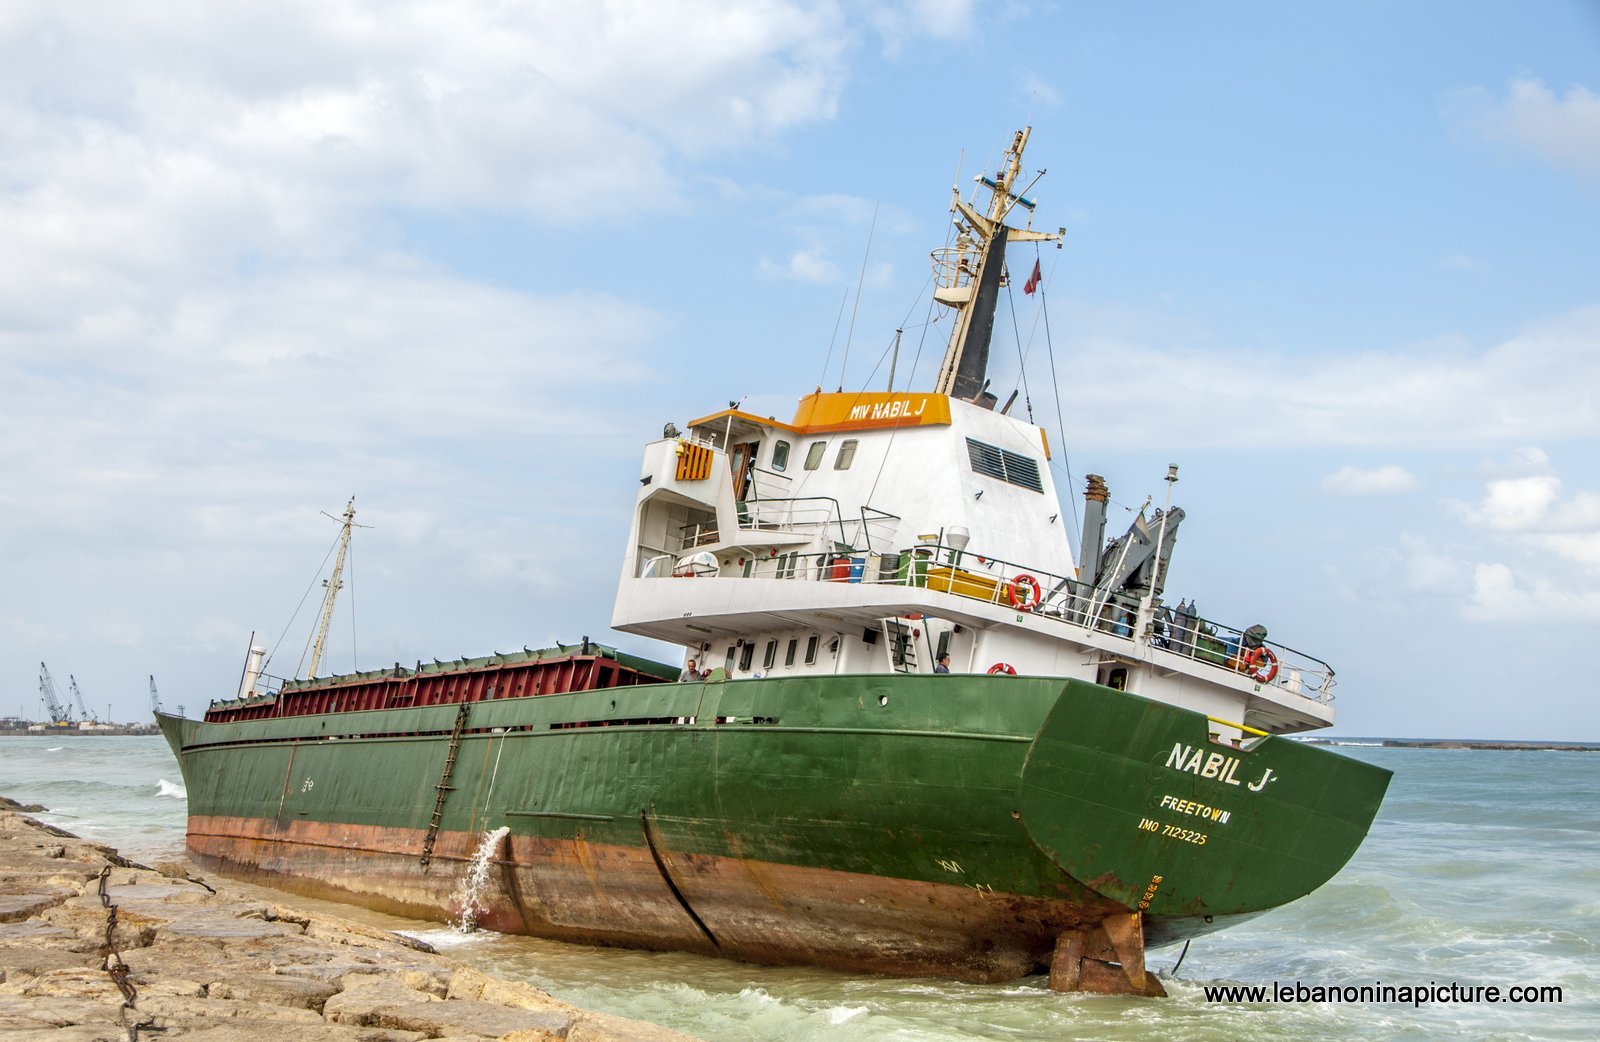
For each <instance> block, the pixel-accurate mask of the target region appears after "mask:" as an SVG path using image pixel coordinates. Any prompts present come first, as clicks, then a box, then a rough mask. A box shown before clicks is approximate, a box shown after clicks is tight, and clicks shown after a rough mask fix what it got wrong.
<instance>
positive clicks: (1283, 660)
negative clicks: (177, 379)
mask: <svg viewBox="0 0 1600 1042" xmlns="http://www.w3.org/2000/svg"><path fill="white" fill-rule="evenodd" d="M819 498H820V497H819ZM801 502H803V501H802V500H787V501H782V502H781V504H780V502H779V501H768V502H764V503H761V504H756V503H749V504H747V506H749V507H750V508H752V511H753V513H752V516H755V512H758V511H757V508H758V507H759V508H760V509H762V510H764V509H768V508H772V509H777V508H778V507H779V506H780V505H781V506H783V507H784V508H786V509H790V510H793V509H797V504H799V503H801ZM828 502H829V503H832V501H831V500H829V501H828ZM833 507H834V508H836V507H837V504H836V503H834V504H833ZM811 509H818V510H820V509H822V508H819V507H812V508H811ZM874 513H881V512H876V511H874ZM819 516H821V515H819ZM891 517H892V515H887V514H884V515H882V516H881V517H880V518H876V519H873V518H868V517H867V516H866V515H865V513H864V514H863V517H862V519H861V521H860V522H859V524H860V525H861V526H862V527H863V530H864V529H865V528H866V527H868V526H870V524H871V522H872V521H874V520H876V521H886V520H887V519H889V518H891ZM741 520H742V519H741ZM893 520H894V521H898V520H899V519H898V518H894V519H893ZM803 523H804V524H809V525H812V526H817V525H821V526H823V527H828V526H833V525H838V526H839V528H840V530H841V536H842V535H843V534H845V533H844V532H843V529H844V527H845V526H844V525H843V524H842V523H840V522H839V521H838V520H837V515H836V513H835V512H834V510H832V509H829V510H828V512H827V514H826V516H825V517H822V519H821V520H812V521H808V522H803ZM852 523H853V524H854V523H855V522H852ZM776 524H777V523H776V522H775V523H774V527H776ZM783 524H784V526H785V529H786V530H792V529H793V528H794V527H796V526H798V525H800V524H802V522H797V521H792V520H790V521H785V522H784V523H783ZM741 527H743V525H742V526H741ZM837 545H839V546H845V547H850V546H854V545H856V544H855V543H853V542H851V541H850V540H847V539H844V538H841V539H840V540H839V543H838V544H837ZM680 570H681V569H680ZM652 574H653V575H654V576H664V575H670V574H672V569H670V568H663V567H660V566H657V567H655V568H654V569H653V570H652ZM699 574H702V575H703V574H706V573H705V571H704V570H702V571H701V572H700V573H699ZM719 574H721V575H722V576H723V577H726V578H752V579H785V580H797V581H822V582H840V583H859V584H863V585H874V586H910V587H915V588H918V589H927V590H932V591H934V592H936V593H944V594H949V595H951V596H956V597H964V598H967V599H970V600H978V601H983V602H985V603H988V604H993V605H997V606H999V607H1002V608H1005V609H1007V610H1012V611H1018V612H1028V613H1032V614H1034V615H1037V616H1039V617H1041V618H1046V619H1053V620H1056V621H1059V622H1060V623H1062V624H1063V625H1067V626H1073V627H1077V628H1081V629H1086V630H1094V631H1096V632H1099V633H1102V634H1106V635H1109V636H1112V637H1120V638H1122V639H1124V640H1127V641H1128V642H1129V643H1130V644H1131V643H1133V641H1134V638H1135V636H1136V633H1137V631H1138V630H1139V628H1140V626H1141V622H1140V615H1141V610H1142V603H1141V600H1140V599H1139V598H1136V597H1132V596H1129V595H1127V594H1116V593H1113V594H1108V593H1107V592H1106V591H1104V590H1096V589H1094V588H1092V587H1090V586H1087V585H1085V584H1084V583H1080V582H1078V581H1077V579H1075V578H1073V577H1071V576H1065V575H1057V574H1055V573H1052V572H1048V571H1045V570H1043V569H1039V568H1032V567H1029V566H1027V565H1019V564H1015V563H1013V562H1009V561H1003V560H999V559H997V558H993V557H988V556H984V555H980V554H976V553H974V552H972V551H971V550H970V549H967V550H964V551H958V550H956V549H955V548H953V547H949V546H946V545H944V544H942V543H921V544H918V545H916V546H913V547H911V548H910V549H909V550H903V551H899V552H895V553H875V552H862V551H857V550H839V551H836V552H828V553H822V554H818V553H815V552H810V553H802V552H800V551H794V552H790V553H778V554H775V555H773V556H771V557H765V558H759V559H751V560H748V561H747V562H746V563H745V564H744V566H743V567H742V568H741V569H740V571H739V572H738V573H737V574H736V575H727V574H726V573H719ZM1144 625H1145V628H1146V630H1147V631H1148V632H1147V633H1145V634H1143V636H1145V637H1147V638H1148V641H1149V643H1150V645H1151V646H1152V647H1154V648H1157V649H1160V650H1162V651H1166V652H1169V653H1171V654H1174V655H1181V656H1183V657H1184V658H1189V659H1193V660H1195V661H1197V662H1205V663H1209V664H1210V665H1213V666H1215V667H1217V668H1219V669H1223V670H1226V671H1228V672H1230V673H1235V674H1243V675H1245V676H1248V677H1251V678H1253V679H1255V680H1256V681H1257V682H1258V683H1260V684H1262V685H1263V686H1271V687H1273V688H1275V689H1277V690H1282V691H1286V692H1288V693H1289V694H1294V695H1300V696H1302V697H1304V698H1309V699H1311V700H1313V701H1316V702H1331V701H1332V700H1333V685H1334V672H1333V667H1332V666H1330V665H1328V664H1327V663H1326V662H1324V661H1322V660H1321V659H1319V658H1315V657H1314V656H1311V655H1308V654H1306V653H1305V652H1301V651H1296V650H1295V649H1293V648H1290V647H1288V646H1286V645H1283V644H1279V643H1276V642H1274V641H1268V640H1257V639H1256V638H1255V636H1254V635H1252V634H1251V632H1250V631H1249V630H1242V629H1238V628H1235V627H1232V626H1227V625H1224V624H1222V623H1218V622H1215V621H1212V620H1209V619H1204V618H1200V617H1199V616H1194V615H1177V614H1175V613H1173V612H1171V611H1170V609H1169V608H1166V607H1162V608H1159V609H1157V610H1156V612H1155V614H1154V617H1153V618H1151V619H1150V620H1149V621H1148V623H1146V624H1144ZM1257 648H1260V649H1262V651H1261V652H1260V653H1258V652H1257Z"/></svg>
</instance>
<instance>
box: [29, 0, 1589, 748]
mask: <svg viewBox="0 0 1600 1042" xmlns="http://www.w3.org/2000/svg"><path fill="white" fill-rule="evenodd" d="M1023 125H1031V126H1032V128H1033V132H1032V141H1031V144H1030V146H1029V149H1028V153H1027V157H1026V165H1027V167H1028V168H1029V173H1028V176H1029V177H1030V178H1031V177H1032V175H1033V174H1035V173H1037V172H1039V171H1040V170H1041V169H1042V170H1045V171H1047V173H1046V174H1045V176H1043V177H1042V179H1041V180H1040V181H1039V182H1038V184H1037V185H1036V186H1035V187H1034V188H1033V190H1032V193H1031V194H1032V195H1033V197H1034V198H1036V199H1037V201H1038V203H1039V208H1038V211H1037V214H1038V217H1037V225H1038V226H1040V227H1044V228H1054V227H1057V226H1060V227H1064V228H1065V229H1066V235H1065V242H1064V246H1063V248H1062V249H1061V250H1059V251H1057V250H1054V249H1045V250H1042V251H1040V252H1039V254H1038V257H1039V259H1040V262H1041V268H1042V271H1043V273H1044V275H1045V290H1044V293H1043V295H1042V296H1041V297H1040V298H1039V299H1038V300H1035V299H1030V298H1026V297H1020V296H1017V297H1014V298H1013V300H1012V301H1011V302H1009V303H1008V304H1006V305H1005V306H1003V308H1002V314H1001V317H1000V318H999V319H998V320H997V326H996V339H995V348H994V359H993V363H992V366H991V375H992V377H993V381H994V385H993V386H994V387H995V389H996V390H997V392H998V393H999V394H1000V396H1001V398H1002V399H1004V398H1005V397H1006V395H1007V394H1009V392H1010V390H1011V389H1013V388H1019V387H1020V388H1023V389H1024V393H1023V395H1022V397H1020V398H1019V404H1018V406H1017V408H1016V410H1015V411H1016V412H1018V413H1019V414H1031V415H1033V416H1034V418H1035V419H1036V420H1037V421H1038V422H1040V423H1041V424H1043V425H1044V426H1046V427H1047V428H1048V429H1049V430H1050V436H1051V440H1052V444H1054V445H1056V446H1057V447H1058V448H1061V449H1062V450H1064V451H1058V452H1057V456H1056V459H1055V460H1054V462H1053V464H1052V465H1053V467H1054V468H1055V480H1056V484H1057V486H1058V488H1059V489H1060V490H1061V493H1062V495H1063V497H1064V500H1065V501H1066V502H1065V503H1064V506H1065V508H1066V509H1069V510H1070V509H1072V508H1073V503H1072V502H1071V500H1072V499H1073V498H1074V497H1076V495H1077V494H1078V492H1079V489H1080V487H1081V481H1082V477H1083V475H1084V474H1085V473H1088V472H1094V473H1099V474H1102V475H1104V476H1105V477H1106V479H1107V482H1108V483H1109V484H1110V486H1111V492H1112V498H1113V502H1114V506H1113V510H1112V517H1111V524H1112V525H1113V526H1117V525H1119V524H1120V525H1122V526H1125V525H1126V523H1127V521H1128V520H1129V518H1130V517H1131V514H1130V513H1129V508H1130V507H1137V505H1138V504H1139V503H1140V502H1142V501H1143V500H1144V498H1145V497H1146V496H1147V495H1153V496H1155V497H1156V498H1157V501H1158V502H1159V501H1160V497H1161V496H1162V494H1163V493H1164V484H1163V482H1162V480H1161V478H1162V477H1163V476H1164V474H1165V473H1166V466H1167V464H1169V463H1176V464H1178V465H1179V467H1180V480H1179V483H1178V485H1177V486H1176V489H1175V502H1177V503H1178V504H1179V505H1181V506H1183V508H1184V509H1185V511H1186V512H1187V514H1188V519H1187V520H1186V521H1185V522H1184V527H1183V529H1182V532H1181V534H1180V536H1179V538H1178V542H1177V547H1176V552H1175V555H1174V559H1173V565H1172V571H1171V579H1170V582H1169V587H1168V594H1169V599H1171V600H1173V601H1176V600H1177V599H1178V598H1179V597H1190V598H1193V599H1195V600H1197V601H1198V603H1199V607H1200V610H1201V612H1202V614H1205V615H1207V616H1209V617H1212V618H1215V619H1218V620H1220V621H1223V622H1225V623H1228V624H1231V625H1235V626H1238V627H1244V626H1248V625H1250V624H1252V623H1257V622H1259V623H1263V624H1265V625H1267V626H1268V628H1269V631H1270V633H1271V637H1272V639H1273V640H1275V641H1280V642H1282V643H1284V644H1286V645H1288V646H1290V647H1294V648H1297V649H1300V650H1302V651H1306V652H1309V653H1311V654H1314V655H1316V656H1317V657H1319V658H1322V659H1325V660H1327V661H1329V662H1331V663H1332V664H1333V665H1334V667H1335V669H1336V670H1337V671H1338V685H1337V688H1336V694H1337V696H1338V700H1337V702H1336V706H1337V709H1338V711H1339V719H1338V722H1337V724H1336V725H1335V727H1334V728H1333V732H1334V733H1338V734H1345V735H1390V736H1414V737H1480V738H1493V737H1502V738H1529V739H1564V740H1584V741H1600V690H1596V684H1595V681H1594V680H1592V679H1591V677H1590V673H1591V672H1592V671H1591V670H1590V669H1589V668H1587V659H1588V658H1589V656H1591V655H1592V654H1594V650H1593V649H1594V647H1595V645H1594V644H1593V643H1591V641H1592V640H1593V637H1592V634H1593V633H1594V632H1596V631H1597V630H1600V459H1597V457H1600V454H1597V452H1596V448H1597V446H1600V442H1597V437H1596V436H1597V434H1600V400H1597V396H1600V4H1596V3H1593V2H1582V0H1570V2H1560V0H1542V2H1539V3H1533V4H1525V5H1507V4H1501V3H1488V2H1478V3H1474V2H1432V3H1430V2H1416V3H1409V4H1403V5H1397V4H1387V3H1375V2H1374V3H1367V2H1351V0H1346V2H1341V3H1323V2H1311V3H1303V4H1280V3H1249V2H1240V3H1231V4H1208V5H1200V4H1192V3H1182V2H1176V0H1175V2H1170V3H1151V4H1141V5H1125V4H1106V3H1066V2H1063V3H1055V4H1050V3H1030V2H1018V0H1010V2H1008V0H1002V2H1000V3H997V4H982V5H979V4H972V3H967V2H963V0H905V2H898V3H852V4H842V3H829V2H803V0H762V2H750V3H735V4H727V3H720V2H706V3H698V2H645V3H628V2H622V0H615V2H608V3H595V4H556V3H545V2H530V3H520V4H519V3H509V4H508V3H502V2H474V0H450V2H406V0H388V2H384V3H375V2H371V3H369V2H364V0H317V2H314V3H312V2H304V3H297V2H292V0H277V2H273V3H253V2H248V0H241V2H239V3H230V4H181V3H171V2H163V3H147V2H118V3H100V2H93V0H81V2H75V3H71V4H60V3H42V2H32V0H12V2H10V3H7V4H6V5H4V6H3V7H0V395H3V404H0V715H5V714H10V713H20V714H22V715H24V716H28V717H32V718H38V717H39V716H40V715H41V712H42V710H41V707H40V702H39V697H38V666H39V663H40V662H41V661H43V662H46V663H48V665H49V667H50V669H51V671H52V672H53V674H54V675H55V678H56V681H57V684H58V685H59V686H60V687H61V689H62V691H63V693H65V688H66V684H67V677H68V675H69V674H70V675H72V676H73V677H74V678H75V679H76V680H77V682H78V684H79V686H80V688H81V689H82V692H83V695H84V697H85V700H86V701H87V702H88V703H89V705H90V707H91V708H92V709H93V711H94V712H95V713H96V715H99V716H101V717H106V716H107V715H109V716H110V717H111V718H112V719H115V720H119V721H120V720H129V719H147V718H148V713H149V693H148V681H147V679H146V678H147V676H149V675H153V676H154V677H155V680H156V683H157V685H158V688H159V691H160V695H161V700H162V702H163V704H164V705H165V706H166V707H168V708H172V707H173V706H176V705H179V704H183V705H186V706H187V707H188V709H189V712H190V713H191V714H194V713H196V712H198V710H199V708H200V707H203V706H204V705H205V704H206V703H207V701H208V700H210V699H212V698H218V697H225V696H227V695H229V694H231V693H232V692H233V691H234V690H235V688H236V686H237V683H238V677H239V672H240V669H241V666H242V662H243V656H244V651H245V647H246V645H247V643H248V641H249V639H250V636H251V634H252V632H255V633H256V634H257V637H256V639H257V640H258V641H259V642H261V643H263V644H264V645H266V646H267V647H268V648H269V649H272V652H273V659H272V663H271V665H270V666H269V671H270V672H274V673H280V674H284V673H293V672H295V671H296V669H298V668H301V667H300V666H299V665H298V664H299V663H300V662H301V661H302V659H303V657H304V649H305V645H306V643H307V641H308V638H309V636H310V631H311V629H312V626H313V617H312V613H313V609H314V607H315V603H314V602H315V601H316V599H317V597H318V596H319V592H320V591H319V590H317V589H316V588H315V579H316V576H317V574H318V569H319V567H320V566H321V563H322V562H323V560H324V559H325V556H326V555H327V553H328V551H329V549H330V547H331V546H332V543H333V540H334V538H335V536H336V534H337V526H336V525H335V523H334V522H333V521H331V520H329V519H328V518H327V517H325V516H323V515H324V512H326V513H327V514H338V513H339V512H340V511H341V510H342V508H343V506H344V504H345V502H346V501H347V500H348V499H350V497H352V496H354V497H355V502H356V509H357V521H358V523H362V524H366V525H370V526H371V527H370V528H368V529H363V530H361V531H359V532H358V533H357V536H356V540H355V545H354V549H353V550H352V555H351V556H352V562H351V564H352V567H351V571H350V575H349V577H348V578H347V581H348V583H349V585H348V586H347V588H346V591H345V593H344V594H343V595H342V599H341V602H340V604H341V606H340V612H339V615H338V617H337V618H336V620H335V623H334V627H333V635H332V639H331V641H330V647H329V652H328V660H327V661H328V666H329V667H330V668H332V669H335V670H340V671H344V670H348V669H350V668H352V667H360V668H374V667H377V666H382V665H387V664H390V663H393V662H395V661H399V662H406V663H409V662H411V661H414V660H416V659H431V658H434V657H440V658H453V657H457V656H461V655H478V654H485V653H488V652H490V651H496V650H498V651H507V650H511V649H513V648H520V647H522V646H525V645H527V646H533V647H538V646H542V645H545V644H548V643H550V642H552V641H554V640H558V639H559V640H563V641H569V642H570V641H575V640H577V639H579V638H580V637H582V636H585V635H587V636H590V637H592V638H594V639H597V640H602V641H607V642H611V643H618V644H620V645H622V646H623V647H624V648H625V649H628V650H633V651H635V652H638V653H641V654H647V655H648V654H656V655H662V654H664V653H665V652H664V650H663V648H662V647H661V646H660V645H653V644H651V643H650V642H647V641H641V640H639V639H637V638H631V637H628V636H626V635H620V634H614V633H612V632H611V631H610V630H609V629H608V627H607V624H608V622H609V619H610V613H611V600H612V597H613V594H614V592H615V588H616V581H617V577H618V573H619V570H620V567H621V565H622V560H623V553H624V545H623V544H624V542H625V541H626V536H627V527H628V512H629V510H630V508H631V504H632V502H633V498H634V493H635V490H636V479H637V466H638V459H639V454H640V451H641V448H642V446H643V444H644V443H645V442H646V441H648V440H651V439H653V438H655V437H658V436H659V434H660V431H661V428H662V425H663V424H664V423H666V422H668V421H673V422H676V423H678V424H679V425H680V426H681V425H682V424H683V423H684V422H685V421H687V420H689V419H692V418H694V417H697V416H701V415H705V414H707V413H710V412H714V411H716V410H717V409H719V408H722V407H724V406H726V405H727V403H728V402H730V401H740V402H743V403H744V404H745V407H746V408H748V409H750V410H752V411H756V412H759V413H762V414H764V415H765V414H771V415H777V416H778V417H779V418H780V419H784V418H787V417H786V415H785V414H787V413H789V412H790V411H791V410H792V408H793V405H794V403H795V401H796V400H797V399H798V398H799V397H800V396H801V395H803V394H805V393H808V392H809V391H811V390H812V389H813V388H815V387H818V386H825V387H828V388H829V389H832V388H834V387H844V388H846V389H859V388H874V387H879V386H881V385H883V384H884V383H885V382H886V371H885V369H884V366H885V364H886V363H885V362H884V356H885V352H886V351H887V350H888V349H889V347H890V345H891V343H892V342H893V339H894V331H895V329H896V328H904V330H905V335H904V339H903V347H902V355H901V361H900V366H899V370H898V380H897V386H901V387H906V386H909V387H911V388H912V389H927V388H929V387H931V384H932V381H933V377H934V370H935V368H936V366H937V363H938V358H939V356H940V354H941V352H942V347H943V339H944V334H943V330H944V329H945V328H946V326H945V325H944V324H940V325H937V326H933V327H931V328H930V327H929V325H928V310H929V308H928V298H927V279H928V273H929V267H928V260H927V251H928V250H929V249H931V248H933V247H936V246H940V245H942V244H943V243H944V241H945V238H946V233H947V231H948V228H949V214H948V204H949V198H950V188H951V185H952V184H953V183H955V182H956V179H957V178H958V177H959V178H960V179H961V183H962V184H963V186H970V184H971V180H970V179H971V177H972V175H973V174H974V173H976V172H978V171H980V170H984V169H992V168H993V167H995V165H996V164H997V162H998V159H999V156H1000V153H1001V152H1002V151H1003V149H1004V147H1005V145H1006V144H1007V143H1008V142H1009V141H1010V138H1011V135H1012V133H1013V132H1014V131H1016V130H1017V129H1019V128H1020V127H1021V126H1023ZM964 191H965V189H964ZM1027 251H1028V252H1026V253H1025V254H1023V255H1022V256H1023V257H1024V260H1023V261H1022V263H1027V262H1028V261H1029V260H1031V259H1032V257H1033V254H1032V252H1031V251H1032V247H1028V248H1027ZM1017 257H1018V254H1017V253H1015V252H1014V253H1013V258H1012V264H1013V266H1015V265H1017V264H1018V263H1019V262H1018V260H1017ZM1019 281H1020V280H1019ZM858 287H859V291H858ZM908 360H909V361H908ZM1052 369H1053V374H1054V375H1053V376H1052ZM308 591H309V597H307V594H308ZM303 598H304V603H302V599H303ZM297 605H298V606H299V608H298V614H297ZM1585 647H1588V648H1590V649H1591V650H1590V651H1589V652H1585V651H1583V649H1584V648H1585Z"/></svg>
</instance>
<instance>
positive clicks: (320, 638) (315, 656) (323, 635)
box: [306, 496, 356, 678]
mask: <svg viewBox="0 0 1600 1042" xmlns="http://www.w3.org/2000/svg"><path fill="white" fill-rule="evenodd" d="M324 516H325V517H333V515H332V514H325V515H324ZM355 518H356V497H354V496H351V497H350V502H348V503H346V504H345V508H344V516H343V518H337V517H335V518H334V520H335V521H341V520H342V521H343V523H344V529H343V531H341V532H340V533H339V555H338V556H337V557H335V558H334V559H333V574H332V575H330V576H329V577H328V578H326V579H324V580H323V581H322V585H323V586H324V587H326V589H327V591H328V592H327V593H325V594H323V595H322V619H321V621H319V622H318V623H317V639H316V641H315V642H314V643H313V644H312V645H311V670H310V672H308V673H307V674H306V676H307V677H308V678H310V677H315V676H316V675H317V667H318V666H319V665H321V664H322V647H323V645H324V644H326V643H327V641H328V624H329V623H331V622H333V602H334V599H335V598H336V597H338V596H339V590H340V589H341V588H342V587H343V586H344V578H343V576H344V557H345V554H346V553H347V552H348V551H349V550H350V529H351V528H353V527H355V526H354V522H355Z"/></svg>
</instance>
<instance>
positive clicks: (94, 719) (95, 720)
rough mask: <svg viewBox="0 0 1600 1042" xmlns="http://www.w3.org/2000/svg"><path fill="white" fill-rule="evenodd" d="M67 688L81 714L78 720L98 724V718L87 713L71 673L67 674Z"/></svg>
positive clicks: (87, 709)
mask: <svg viewBox="0 0 1600 1042" xmlns="http://www.w3.org/2000/svg"><path fill="white" fill-rule="evenodd" d="M39 664H40V665H41V666H42V665H44V663H42V662H41V663H39ZM67 686H68V687H70V688H72V697H73V699H74V700H76V701H77V703H78V712H80V713H81V714H83V715H82V716H80V717H78V719H79V720H83V721H86V722H89V723H96V724H98V723H99V722H100V720H99V718H98V717H96V716H95V715H94V714H93V713H91V712H90V711H89V707H88V706H87V705H85V704H84V701H83V692H82V691H79V690H78V680H77V678H76V677H74V676H73V675H72V674H71V673H68V674H67Z"/></svg>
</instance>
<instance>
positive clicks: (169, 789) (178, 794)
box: [156, 778, 189, 800]
mask: <svg viewBox="0 0 1600 1042" xmlns="http://www.w3.org/2000/svg"><path fill="white" fill-rule="evenodd" d="M156 795H157V796H171V797H173V798H174V799H179V800H186V799H188V798H189V790H187V789H185V788H184V787H183V786H182V785H177V784H174V783H172V782H169V781H167V779H165V778H162V779H161V780H160V781H159V782H158V783H157V784H156Z"/></svg>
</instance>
